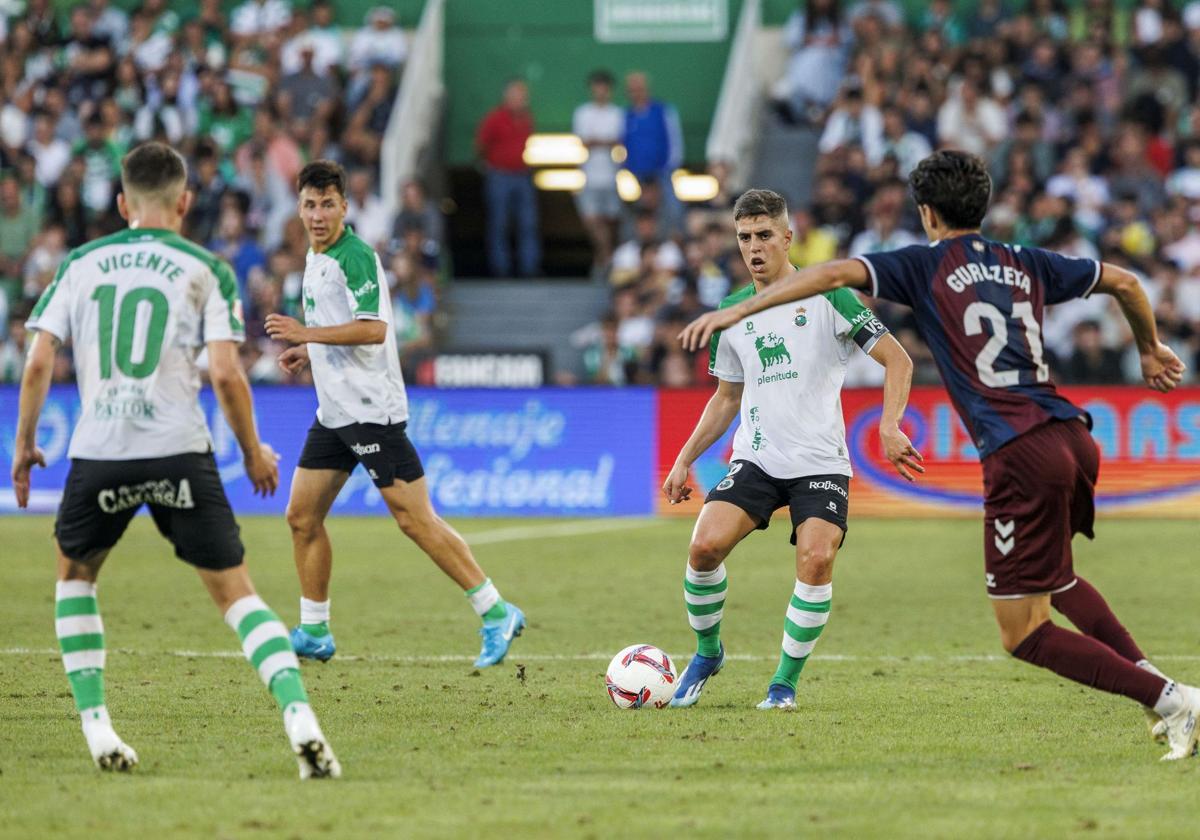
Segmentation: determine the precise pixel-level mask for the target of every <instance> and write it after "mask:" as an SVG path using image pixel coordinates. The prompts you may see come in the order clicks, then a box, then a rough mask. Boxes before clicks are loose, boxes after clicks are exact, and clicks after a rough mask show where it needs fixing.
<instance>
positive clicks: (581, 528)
mask: <svg viewBox="0 0 1200 840" xmlns="http://www.w3.org/2000/svg"><path fill="white" fill-rule="evenodd" d="M666 521H669V520H664V519H634V518H628V519H591V520H583V521H580V522H555V523H552V524H547V525H513V526H511V527H508V528H493V529H491V530H487V531H476V532H474V533H466V534H463V539H465V540H466V541H467V543H468V544H469V545H489V544H491V543H502V542H515V541H517V540H537V539H545V538H547V537H574V536H578V535H582V534H599V533H603V532H605V531H631V530H633V529H634V528H649V527H651V526H653V525H661V524H663V523H664V522H666Z"/></svg>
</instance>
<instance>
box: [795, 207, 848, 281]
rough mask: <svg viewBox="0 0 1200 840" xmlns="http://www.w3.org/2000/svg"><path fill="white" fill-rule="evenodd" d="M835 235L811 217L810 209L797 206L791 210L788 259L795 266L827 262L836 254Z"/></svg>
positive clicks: (836, 243) (805, 266) (803, 266)
mask: <svg viewBox="0 0 1200 840" xmlns="http://www.w3.org/2000/svg"><path fill="white" fill-rule="evenodd" d="M837 250H838V242H837V237H835V236H833V235H832V234H831V233H829V231H827V230H825V229H824V228H822V227H818V226H817V224H816V221H815V220H814V219H813V214H812V211H811V210H810V209H809V208H807V207H804V206H798V207H796V208H795V209H793V211H792V245H791V247H790V248H789V249H788V260H789V261H790V262H791V264H792V265H794V266H796V267H797V268H807V267H808V266H810V265H819V264H820V263H823V262H829V260H831V259H833V258H834V257H836V256H837Z"/></svg>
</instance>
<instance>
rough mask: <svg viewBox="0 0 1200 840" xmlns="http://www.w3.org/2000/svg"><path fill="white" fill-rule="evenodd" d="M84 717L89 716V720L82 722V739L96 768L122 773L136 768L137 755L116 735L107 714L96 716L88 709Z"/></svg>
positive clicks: (103, 712) (104, 712) (102, 713)
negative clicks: (84, 740) (85, 741)
mask: <svg viewBox="0 0 1200 840" xmlns="http://www.w3.org/2000/svg"><path fill="white" fill-rule="evenodd" d="M85 715H86V716H91V719H90V720H89V719H87V717H86V716H85V718H84V720H83V737H84V738H86V739H87V745H88V750H89V751H91V753H92V761H94V762H96V766H97V767H99V768H100V769H101V770H112V771H116V772H122V773H123V772H128V771H130V770H132V769H133V768H134V767H137V764H138V757H137V753H136V752H134V751H133V747H131V746H129V745H128V744H126V743H125V742H124V741H122V740H121V738H120V737H119V736H118V735H117V733H116V730H114V729H113V726H112V721H111V720H110V719H109V717H108V712H107V711H102V712H100V713H98V714H97V713H96V712H95V711H94V710H92V709H89V710H88V711H87V712H86V713H85Z"/></svg>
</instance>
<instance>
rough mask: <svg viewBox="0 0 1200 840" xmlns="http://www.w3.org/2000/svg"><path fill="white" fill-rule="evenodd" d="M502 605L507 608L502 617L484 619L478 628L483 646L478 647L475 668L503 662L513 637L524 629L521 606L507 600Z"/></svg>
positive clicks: (523, 614) (523, 615)
mask: <svg viewBox="0 0 1200 840" xmlns="http://www.w3.org/2000/svg"><path fill="white" fill-rule="evenodd" d="M504 606H505V607H506V608H507V609H508V613H507V614H506V615H505V616H504V618H498V619H496V620H495V621H485V622H483V626H482V627H480V628H479V635H480V636H483V646H482V647H481V648H480V649H479V658H478V659H476V660H475V667H476V668H486V667H488V666H489V665H498V664H500V663H501V662H503V661H504V657H505V655H507V654H508V649H509V648H510V647H511V646H512V643H513V639H515V638H517V636H520V635H521V631H522V630H524V629H525V613H523V612H521V608H520V607H518V606H517V605H516V604H510V603H508V602H507V601H505V602H504Z"/></svg>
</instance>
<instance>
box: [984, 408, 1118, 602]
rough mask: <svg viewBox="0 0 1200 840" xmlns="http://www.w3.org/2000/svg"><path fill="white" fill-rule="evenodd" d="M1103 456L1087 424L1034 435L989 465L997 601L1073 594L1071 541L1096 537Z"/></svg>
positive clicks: (988, 556) (989, 532)
mask: <svg viewBox="0 0 1200 840" xmlns="http://www.w3.org/2000/svg"><path fill="white" fill-rule="evenodd" d="M1099 471H1100V451H1099V449H1097V448H1096V442H1095V441H1094V440H1092V435H1091V433H1090V432H1089V431H1088V429H1087V426H1086V425H1084V424H1083V423H1081V422H1080V421H1079V420H1055V421H1052V422H1050V423H1047V424H1046V425H1044V426H1038V427H1037V428H1035V429H1031V430H1030V431H1028V432H1026V433H1025V434H1023V435H1021V436H1020V437H1018V438H1016V439H1015V440H1013V441H1012V442H1010V443H1007V444H1005V445H1004V446H1002V447H1000V448H999V449H997V450H996V451H995V452H993V453H992V454H991V455H989V456H987V457H986V458H984V459H983V491H984V501H983V556H984V564H985V570H986V572H987V592H988V595H989V596H990V597H992V598H1018V597H1020V596H1022V595H1038V594H1042V593H1047V592H1059V591H1062V590H1063V589H1069V588H1070V587H1071V586H1072V585H1074V583H1075V569H1074V565H1073V563H1072V557H1071V537H1073V536H1074V535H1075V534H1083V535H1084V536H1086V537H1087V538H1088V539H1091V538H1092V536H1093V534H1092V523H1093V521H1094V520H1095V517H1096V500H1095V488H1096V476H1097V474H1098V473H1099Z"/></svg>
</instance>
